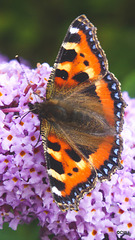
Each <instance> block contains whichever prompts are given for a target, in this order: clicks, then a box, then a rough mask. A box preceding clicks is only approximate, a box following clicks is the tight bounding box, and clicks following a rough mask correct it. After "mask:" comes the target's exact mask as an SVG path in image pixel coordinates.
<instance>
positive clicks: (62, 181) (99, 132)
mask: <svg viewBox="0 0 135 240" xmlns="http://www.w3.org/2000/svg"><path fill="white" fill-rule="evenodd" d="M124 107H125V103H124V101H123V99H122V96H121V92H120V84H119V82H118V80H117V79H116V78H115V77H114V75H113V74H112V73H110V72H109V71H108V64H107V59H106V56H105V54H104V51H103V50H102V48H101V47H100V44H99V42H98V40H97V37H96V29H95V27H94V26H93V25H92V23H90V22H89V20H88V19H87V18H86V16H85V15H81V16H80V17H78V18H77V19H75V20H74V21H73V23H72V24H71V25H70V27H69V29H68V32H67V35H66V37H65V39H64V41H63V43H62V46H61V48H60V51H59V53H58V56H57V58H56V61H55V64H54V68H53V70H52V73H51V75H50V78H49V81H48V85H47V92H46V101H43V102H42V103H35V104H31V103H30V104H29V108H30V110H31V111H32V112H33V113H36V114H38V116H39V119H40V121H41V135H42V140H43V147H44V152H45V158H46V161H47V169H48V176H49V180H50V185H51V190H52V194H53V197H54V199H55V201H56V203H57V205H58V206H59V208H60V209H61V210H63V211H65V210H68V209H70V210H78V206H79V201H80V199H81V198H82V197H83V195H84V194H85V193H88V192H89V191H91V190H92V189H93V188H94V187H95V184H96V181H97V180H98V179H99V180H100V181H102V180H104V179H110V177H111V174H112V173H113V172H114V171H115V170H116V169H117V168H121V164H120V156H121V151H122V139H121V136H120V133H121V131H122V124H123V112H124V110H123V109H124Z"/></svg>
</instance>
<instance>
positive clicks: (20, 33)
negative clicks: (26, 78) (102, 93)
mask: <svg viewBox="0 0 135 240" xmlns="http://www.w3.org/2000/svg"><path fill="white" fill-rule="evenodd" d="M134 9H135V2H134V1H133V0H119V1H117V0H114V1H111V0H109V1H108V0H102V1H100V0H85V1H83V2H82V1H78V0H75V1H72V0H65V1H63V0H57V1H56V0H50V1H45V0H39V1H36V0H28V1H26V0H24V1H18V0H13V1H10V0H6V1H3V0H0V52H1V53H2V54H5V55H7V56H8V57H9V58H11V59H13V58H14V56H15V55H16V54H19V55H20V56H21V57H23V58H24V59H26V60H28V61H29V62H30V63H31V65H32V66H34V67H36V63H37V62H40V63H42V62H48V63H49V64H50V65H52V64H53V63H54V60H55V57H56V55H57V52H58V49H59V47H60V44H61V42H62V40H63V38H64V35H65V33H66V30H67V28H68V26H69V24H70V23H71V21H72V20H73V19H74V18H75V17H77V16H78V15H80V14H82V13H84V14H86V15H87V17H88V18H89V19H90V21H91V22H92V23H93V24H94V25H95V26H96V27H97V28H98V38H99V40H100V42H101V45H102V47H103V49H104V50H105V52H106V54H107V58H108V60H109V65H110V70H111V71H112V72H113V73H115V75H116V76H117V77H118V79H119V80H120V82H121V83H122V82H123V80H124V79H126V76H128V75H129V74H130V72H133V71H134V54H135V44H134V43H135V31H134V29H135V14H134ZM129 81H130V79H128V86H129V85H130V87H128V89H126V84H125V88H124V89H125V90H128V91H129V94H130V95H131V92H132V96H133V97H135V93H134V94H133V92H135V87H134V84H133V79H132V84H129Z"/></svg>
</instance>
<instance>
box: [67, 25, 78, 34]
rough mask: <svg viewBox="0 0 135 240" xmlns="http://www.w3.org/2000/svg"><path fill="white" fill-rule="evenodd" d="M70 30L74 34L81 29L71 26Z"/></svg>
mask: <svg viewBox="0 0 135 240" xmlns="http://www.w3.org/2000/svg"><path fill="white" fill-rule="evenodd" d="M69 31H70V33H71V34H74V33H78V31H79V29H78V28H74V27H70V29H69Z"/></svg>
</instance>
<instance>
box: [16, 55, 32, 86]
mask: <svg viewBox="0 0 135 240" xmlns="http://www.w3.org/2000/svg"><path fill="white" fill-rule="evenodd" d="M15 59H16V60H17V62H18V63H19V64H20V67H21V69H22V73H23V74H24V75H25V78H26V80H27V83H28V85H30V86H31V84H30V82H29V79H28V77H27V75H26V72H25V70H24V67H23V65H22V63H21V60H20V58H19V56H18V54H17V55H16V56H15Z"/></svg>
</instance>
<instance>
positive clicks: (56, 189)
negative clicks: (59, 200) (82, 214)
mask: <svg viewBox="0 0 135 240" xmlns="http://www.w3.org/2000/svg"><path fill="white" fill-rule="evenodd" d="M52 192H53V193H55V194H56V195H58V196H61V192H60V191H59V190H58V188H56V187H52Z"/></svg>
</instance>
